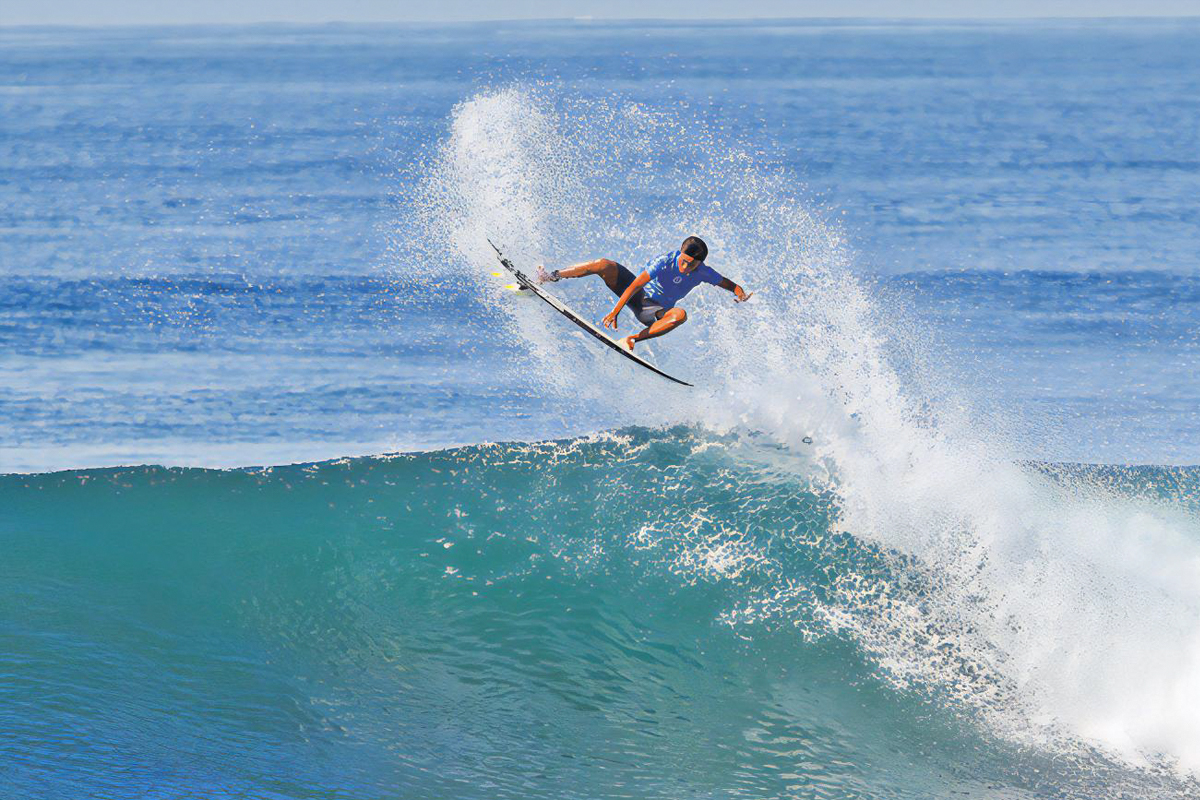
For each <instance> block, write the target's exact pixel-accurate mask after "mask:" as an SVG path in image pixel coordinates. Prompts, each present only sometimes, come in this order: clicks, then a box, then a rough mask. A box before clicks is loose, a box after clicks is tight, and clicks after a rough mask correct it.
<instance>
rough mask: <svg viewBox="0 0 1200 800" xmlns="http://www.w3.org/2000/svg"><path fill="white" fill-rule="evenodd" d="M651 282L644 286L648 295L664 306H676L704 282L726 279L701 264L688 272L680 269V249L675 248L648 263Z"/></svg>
mask: <svg viewBox="0 0 1200 800" xmlns="http://www.w3.org/2000/svg"><path fill="white" fill-rule="evenodd" d="M646 272H648V273H649V274H650V282H649V283H647V284H646V286H645V287H644V291H645V292H646V297H648V298H649V299H650V300H651V302H654V303H658V304H659V305H660V306H662V307H663V308H674V307H675V304H676V303H678V302H679V301H680V300H682V299H683V298H684V296H685V295H687V293H688V292H690V291H691V290H692V289H695V288H696V287H697V286H699V285H700V284H702V283H711V284H712V285H713V286H716V285H717V284H719V283H720V282H721V281H723V280H725V279H724V278H723V277H721V275H720V273H718V272H717V271H716V270H715V269H713V268H712V267H710V266H708V265H707V264H701V265H700V266H698V267H696V268H695V269H694V270H692V271H691V272H689V273H688V274H686V275H685V274H684V273H682V272H680V271H679V251H678V250H674V251H672V252H670V253H667V254H666V255H662V256H659V257H658V258H656V259H654V260H653V261H651V262H650V263H649V264H647V265H646Z"/></svg>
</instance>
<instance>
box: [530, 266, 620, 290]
mask: <svg viewBox="0 0 1200 800" xmlns="http://www.w3.org/2000/svg"><path fill="white" fill-rule="evenodd" d="M621 269H623V267H621V265H620V264H618V263H617V262H616V261H613V260H612V259H610V258H597V259H596V260H595V261H585V262H584V263H582V264H576V265H575V266H573V267H567V268H566V269H556V270H554V272H552V273H550V275H552V276H553V277H554V278H559V279H561V278H582V277H583V276H585V275H599V276H600V277H601V278H603V279H604V282H605V283H606V284H608V288H609V289H612V290H613V291H616V287H617V284H618V281H619V279H620V270H621ZM625 271H626V272H628V271H629V270H625ZM552 279H553V278H552ZM632 280H633V279H632V276H630V282H632ZM628 285H629V284H626V286H628ZM621 291H624V289H622V290H621Z"/></svg>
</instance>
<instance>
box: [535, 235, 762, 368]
mask: <svg viewBox="0 0 1200 800" xmlns="http://www.w3.org/2000/svg"><path fill="white" fill-rule="evenodd" d="M706 258H708V245H706V244H705V243H704V240H703V239H701V238H700V237H699V236H689V237H687V238H686V239H684V240H683V244H681V245H680V246H679V249H678V250H672V251H671V252H670V253H665V254H663V255H661V256H659V257H658V258H656V259H654V260H652V261H651V262H650V263H649V264H647V265H646V268H645V269H644V270H642V273H641V274H640V275H637V276H634V274H633V273H632V272H630V271H629V269H627V268H626V267H624V266H622V265H621V264H618V263H617V262H616V261H613V260H611V259H608V258H598V259H596V260H595V261H587V262H585V263H583V264H576V265H575V266H573V267H567V268H566V269H556V270H554V271H552V272H547V271H546V268H545V267H543V266H541V265H539V266H538V268H537V279H538V283H551V282H554V281H559V280H562V279H563V278H582V277H583V276H584V275H599V276H600V277H601V278H603V279H604V283H605V284H606V285H607V286H608V288H609V289H610V290H612V293H613V294H615V295H616V296H617V298H618V300H617V304H616V305H615V306H613V310H612V311H610V312H609V313H608V315H607V316H605V317H604V327H606V328H612V329H613V330H616V329H617V315H618V314H620V313H621V309H622V308H625V307H626V306H629V308H630V310H632V311H633V315H634V316H635V317H637V320H638V322H640V323H642V324H643V325H645V326H646V327H645V328H644V329H643V330H642V331H640V332H639V333H635V334H633V335H632V336H626V337H624V338H622V339H621V346H622V347H624V348H625V349H626V350H629V351H632V350H633V345H634V343H635V342H640V341H643V340H645V339H654V338H656V337H659V336H662V335H663V334H666V333H670V332H671V331H673V330H675V329H676V328H678V327H679V326H680V325H682V324H683V323H684V322H686V321H687V312H686V311H684V310H683V309H682V308H676V307H675V304H676V303H678V302H679V301H680V300H682V299H683V298H684V296H685V295H686V294H687V293H688V292H690V291H691V290H692V289H695V288H696V287H697V286H699V285H700V284H701V283H711V284H712V285H713V286H720V287H721V288H722V289H726V290H728V291H730V292H733V298H734V302H737V303H744V302H745V301H747V300H749V299H750V295H751V294H753V292H746V291H745V290H744V289H743V288H742V287H741V286H738V285H737V284H736V283H734V282H733V281H731V280H729V278H726V277H724V276H722V275H721V274H720V273H718V272H717V271H716V270H715V269H713V268H712V267H710V266H708V265H707V264H705V263H704V259H706Z"/></svg>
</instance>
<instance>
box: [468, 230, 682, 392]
mask: <svg viewBox="0 0 1200 800" xmlns="http://www.w3.org/2000/svg"><path fill="white" fill-rule="evenodd" d="M488 244H490V245H491V246H492V249H493V250H495V251H496V257H497V258H499V259H500V264H501V265H502V266H503V267H504V268H505V269H506V270H508V271H509V272H511V273H512V274H513V277H515V278H516V279H517V285H518V286H520V287H521V289H523V290H527V291H530V292H533V293H534V294H535V295H537V296H538V297H540V298H541V299H542V300H544V301H546V303H547V304H549V306H550V307H551V308H553V309H554V310H555V311H557V312H558V313H560V314H562V315H563V316H564V317H566V318H567V319H569V320H571V322H574V323H575V324H576V325H578V326H579V327H580V328H583V329H584V330H585V331H587V332H588V333H590V334H591V335H592V336H594V337H595V338H596V339H597V340H598V341H600V342H603V343H604V344H605V345H606V346H608V347H610V348H612V349H613V350H616V351H617V352H618V353H620V354H621V355H623V356H625V358H628V359H629V360H630V361H633V362H634V363H636V364H639V365H641V366H643V367H645V368H646V369H648V370H650V371H651V372H653V373H654V374H655V375H660V376H662V377H664V378H666V379H667V380H669V381H672V382H673V383H678V384H679V385H681V386H691V385H692V384H690V383H688V382H687V381H681V380H679V378H676V377H673V376H671V375H668V374H667V373H665V372H663V371H662V370H661V369H659V368H658V367H656V366H654V365H653V364H651V363H650V362H649V361H647V360H646V359H644V358H642V357H641V356H639V355H637V354H636V353H631V352H629V351H628V350H626V349H625V348H624V347H621V344H620V342H618V341H616V340H615V339H612V338H611V337H609V335H608V334H606V333H605V332H604V331H602V330H600V329H599V328H597V327H596V326H595V325H593V324H592V323H590V322H588V321H587V320H586V319H584V318H583V317H581V316H579V315H578V314H576V313H575V312H574V311H572V310H571V309H569V308H567V306H566V304H565V303H563V301H561V300H559V299H558V298H557V297H555V296H554V295H552V294H550V293H549V292H547V291H546V290H544V289H543V288H542V287H541V286H539V285H538V284H537V283H535V282H534V281H532V280H530V279H529V278H528V277H526V275H525V273H523V272H521V270H519V269H517V268H516V266H514V265H513V263H512V262H511V261H509V260H508V258H507V257H505V255H504V253H502V252H500V248H499V247H496V244H495V242H493V241H492V240H491V239H488Z"/></svg>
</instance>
